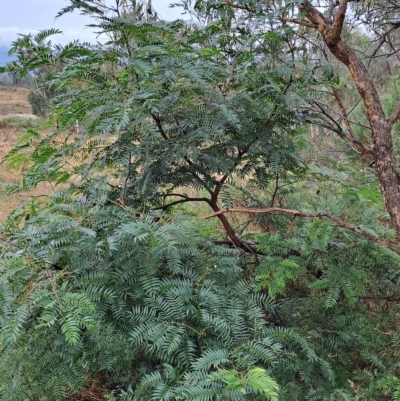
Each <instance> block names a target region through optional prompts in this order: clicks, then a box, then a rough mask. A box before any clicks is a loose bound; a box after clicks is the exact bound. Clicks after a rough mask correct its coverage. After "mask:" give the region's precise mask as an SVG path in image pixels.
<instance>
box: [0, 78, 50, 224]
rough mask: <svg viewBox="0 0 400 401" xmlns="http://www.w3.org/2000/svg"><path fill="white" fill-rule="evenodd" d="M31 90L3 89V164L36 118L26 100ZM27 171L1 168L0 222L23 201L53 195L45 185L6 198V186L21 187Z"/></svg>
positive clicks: (0, 105) (0, 127) (0, 149)
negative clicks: (4, 189) (23, 174)
mask: <svg viewBox="0 0 400 401" xmlns="http://www.w3.org/2000/svg"><path fill="white" fill-rule="evenodd" d="M29 92H30V89H28V88H19V87H13V86H6V85H0V160H3V158H4V156H6V155H7V154H8V152H9V151H10V150H11V149H12V148H13V145H14V143H15V141H16V140H17V139H18V136H19V132H20V131H21V130H22V129H23V128H24V127H25V126H27V125H29V124H30V123H31V120H30V119H34V118H36V117H35V116H33V115H32V114H31V108H30V105H29V103H28V100H27V97H28V94H29ZM23 170H24V168H22V169H21V170H19V171H16V170H9V169H7V168H6V166H4V165H0V222H1V221H4V219H5V218H6V217H7V216H8V214H9V213H10V212H11V211H12V210H13V209H15V208H16V207H17V206H18V204H19V203H21V201H22V200H28V199H30V198H32V197H34V196H40V195H46V194H49V193H51V192H52V188H51V186H50V184H46V183H42V184H41V185H39V186H38V188H35V190H33V191H32V192H29V193H21V194H18V195H6V194H4V191H2V188H4V186H5V185H7V184H10V183H11V184H19V183H20V182H21V177H22V173H23Z"/></svg>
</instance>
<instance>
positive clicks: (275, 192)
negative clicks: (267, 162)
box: [270, 173, 279, 207]
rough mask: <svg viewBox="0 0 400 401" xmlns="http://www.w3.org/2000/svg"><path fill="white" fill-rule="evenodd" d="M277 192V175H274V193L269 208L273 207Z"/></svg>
mask: <svg viewBox="0 0 400 401" xmlns="http://www.w3.org/2000/svg"><path fill="white" fill-rule="evenodd" d="M278 191H279V173H276V179H275V191H274V193H273V195H272V199H271V206H270V207H274V203H275V198H276V195H277V194H278Z"/></svg>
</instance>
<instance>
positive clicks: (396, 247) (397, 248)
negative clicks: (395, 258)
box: [203, 207, 400, 255]
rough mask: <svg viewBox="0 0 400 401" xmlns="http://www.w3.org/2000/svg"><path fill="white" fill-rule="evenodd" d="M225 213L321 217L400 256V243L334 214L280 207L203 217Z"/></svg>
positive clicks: (219, 212) (232, 211) (224, 211)
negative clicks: (372, 232) (386, 239)
mask: <svg viewBox="0 0 400 401" xmlns="http://www.w3.org/2000/svg"><path fill="white" fill-rule="evenodd" d="M225 213H246V214H259V213H260V214H261V213H262V214H270V213H276V214H287V215H291V216H297V217H308V218H321V217H326V218H328V219H329V220H331V221H332V222H334V223H336V224H337V225H338V226H339V227H342V228H345V229H346V230H349V231H353V232H355V233H357V234H360V235H362V236H363V237H365V238H368V239H369V240H371V241H374V242H376V243H378V244H380V245H382V246H384V247H385V248H387V249H390V250H391V251H392V252H395V253H397V254H398V255H400V244H399V243H398V242H390V241H385V240H383V239H381V238H379V237H378V236H376V235H374V234H371V233H370V232H368V231H366V230H363V229H362V228H360V227H357V226H353V225H352V224H350V223H348V222H347V221H345V220H343V219H341V218H339V217H337V216H334V215H333V214H332V213H329V212H326V211H322V212H315V213H307V212H302V211H300V210H291V209H282V208H278V207H270V208H266V209H245V208H232V209H229V208H227V209H222V210H219V211H218V212H215V213H213V214H210V215H208V216H205V217H203V218H204V219H210V218H212V217H216V216H220V215H221V214H225Z"/></svg>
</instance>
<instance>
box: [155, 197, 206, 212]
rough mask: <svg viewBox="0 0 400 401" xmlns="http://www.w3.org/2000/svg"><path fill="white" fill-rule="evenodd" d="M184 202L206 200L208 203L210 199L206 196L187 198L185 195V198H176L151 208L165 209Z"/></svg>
mask: <svg viewBox="0 0 400 401" xmlns="http://www.w3.org/2000/svg"><path fill="white" fill-rule="evenodd" d="M186 202H207V203H208V204H210V199H208V198H189V197H187V198H185V199H180V200H176V201H174V202H171V203H168V204H166V205H162V206H158V207H154V208H153V209H151V210H166V209H168V208H169V207H171V206H175V205H179V204H180V203H186Z"/></svg>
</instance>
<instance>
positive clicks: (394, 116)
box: [388, 100, 400, 126]
mask: <svg viewBox="0 0 400 401" xmlns="http://www.w3.org/2000/svg"><path fill="white" fill-rule="evenodd" d="M399 117H400V100H399V102H398V103H397V106H396V108H395V109H394V112H393V114H392V115H391V116H390V117H389V119H388V123H389V124H390V126H393V124H394V123H395V122H396V121H397V119H398V118H399Z"/></svg>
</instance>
